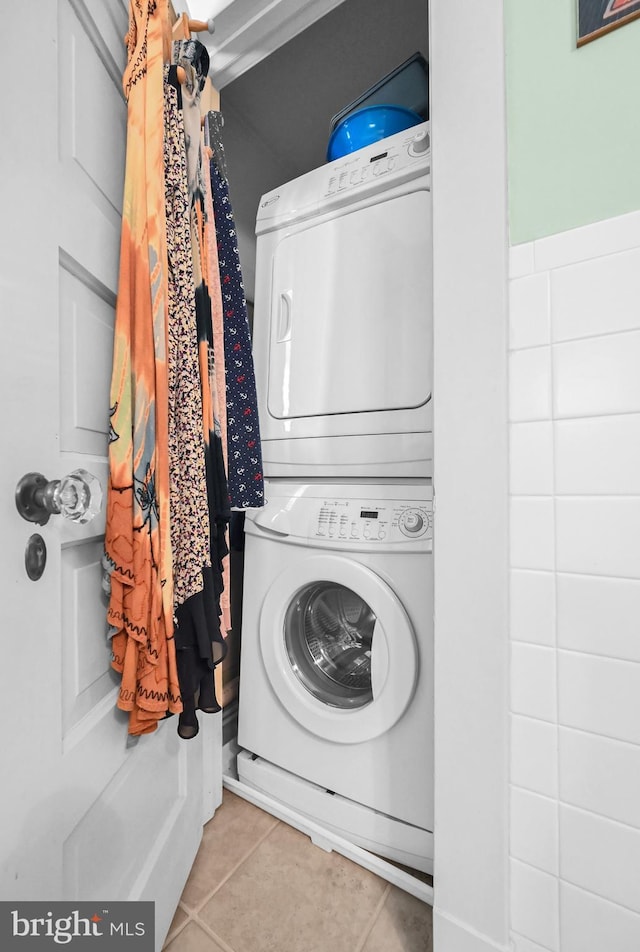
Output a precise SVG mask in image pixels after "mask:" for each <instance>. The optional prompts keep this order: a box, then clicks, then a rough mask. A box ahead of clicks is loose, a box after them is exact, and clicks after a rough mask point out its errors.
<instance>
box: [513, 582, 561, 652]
mask: <svg viewBox="0 0 640 952" xmlns="http://www.w3.org/2000/svg"><path fill="white" fill-rule="evenodd" d="M555 591H556V579H555V575H554V574H553V572H530V571H526V570H525V571H523V570H521V569H512V571H511V598H510V630H511V638H512V639H513V640H515V641H528V642H530V643H532V644H537V645H554V644H555V641H556V637H555V625H556V620H555V619H556V594H555Z"/></svg>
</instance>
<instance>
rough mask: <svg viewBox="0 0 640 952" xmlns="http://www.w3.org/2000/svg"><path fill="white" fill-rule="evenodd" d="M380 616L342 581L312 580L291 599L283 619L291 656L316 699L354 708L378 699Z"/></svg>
mask: <svg viewBox="0 0 640 952" xmlns="http://www.w3.org/2000/svg"><path fill="white" fill-rule="evenodd" d="M375 625H376V616H375V613H374V612H373V610H372V609H371V607H370V606H369V605H368V604H367V602H366V601H365V600H364V599H363V598H362V597H361V596H360V595H358V594H357V593H356V592H354V591H352V590H351V589H350V588H346V587H345V586H344V585H339V584H338V583H337V582H327V581H320V582H313V583H312V584H309V585H306V586H304V588H301V589H300V590H299V591H298V592H297V594H296V595H295V597H294V598H293V599H292V601H291V603H290V605H289V608H288V609H287V613H286V616H285V621H284V639H285V646H286V649H287V655H288V657H289V661H290V663H291V667H292V668H293V671H294V672H295V674H296V677H297V678H298V679H299V681H300V682H301V683H302V684H303V685H304V687H305V688H306V689H307V691H309V692H310V693H311V694H312V695H313V696H314V697H316V698H318V700H320V701H322V702H323V703H325V704H329V705H330V706H332V707H339V708H344V709H353V708H360V707H364V706H365V705H366V704H369V703H370V702H371V701H372V700H373V691H372V687H371V643H372V640H373V630H374V628H375Z"/></svg>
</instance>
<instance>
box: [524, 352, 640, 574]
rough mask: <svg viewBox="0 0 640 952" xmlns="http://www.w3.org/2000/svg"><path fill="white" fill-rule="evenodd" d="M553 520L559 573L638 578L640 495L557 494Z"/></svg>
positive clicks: (639, 371)
mask: <svg viewBox="0 0 640 952" xmlns="http://www.w3.org/2000/svg"><path fill="white" fill-rule="evenodd" d="M638 376H640V364H638ZM517 501H518V502H519V501H520V500H519V499H518V500H517ZM513 502H516V500H515V499H514V500H513ZM555 523H556V545H557V559H558V562H557V568H558V571H559V572H579V573H586V574H588V575H609V576H612V575H613V576H619V577H621V578H640V496H608V497H605V498H602V497H593V496H591V497H582V498H578V499H576V498H569V497H566V496H563V497H559V498H558V499H557V500H556V507H555Z"/></svg>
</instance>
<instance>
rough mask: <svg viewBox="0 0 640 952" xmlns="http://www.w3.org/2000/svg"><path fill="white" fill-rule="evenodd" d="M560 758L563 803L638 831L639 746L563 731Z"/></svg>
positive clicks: (639, 825) (582, 733) (594, 735)
mask: <svg viewBox="0 0 640 952" xmlns="http://www.w3.org/2000/svg"><path fill="white" fill-rule="evenodd" d="M559 756H560V799H561V800H562V802H563V803H570V804H572V805H573V806H576V807H582V808H583V809H584V810H590V811H591V812H592V813H598V814H600V815H601V816H608V817H611V818H612V819H613V820H618V821H619V822H620V823H627V824H628V825H629V826H633V827H635V828H636V829H640V747H639V746H637V745H636V744H627V743H624V742H622V741H618V740H612V739H610V738H609V737H598V736H597V735H596V734H588V733H586V732H585V731H581V730H573V729H572V728H567V727H563V728H562V729H561V730H560V754H559ZM532 796H533V794H532ZM521 858H522V857H521ZM639 948H640V946H639Z"/></svg>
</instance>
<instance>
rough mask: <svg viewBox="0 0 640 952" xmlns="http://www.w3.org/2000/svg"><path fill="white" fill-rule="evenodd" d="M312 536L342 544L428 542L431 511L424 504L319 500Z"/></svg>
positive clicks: (423, 502)
mask: <svg viewBox="0 0 640 952" xmlns="http://www.w3.org/2000/svg"><path fill="white" fill-rule="evenodd" d="M311 535H312V537H314V538H317V539H326V540H331V541H335V542H342V543H344V544H349V543H354V542H372V543H374V542H379V543H380V542H390V543H393V542H410V541H412V540H422V539H430V538H433V507H432V504H431V502H427V501H420V502H414V501H411V502H397V501H395V500H385V501H384V502H378V501H375V502H372V501H371V500H364V501H361V500H355V499H324V500H319V501H318V503H317V506H316V508H315V513H314V517H313V523H312V527H311Z"/></svg>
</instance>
